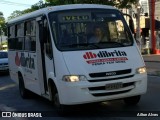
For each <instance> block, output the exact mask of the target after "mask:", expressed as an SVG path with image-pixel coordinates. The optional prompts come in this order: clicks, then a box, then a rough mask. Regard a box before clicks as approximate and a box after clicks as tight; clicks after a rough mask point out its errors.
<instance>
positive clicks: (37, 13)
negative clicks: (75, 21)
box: [8, 4, 115, 25]
mask: <svg viewBox="0 0 160 120" xmlns="http://www.w3.org/2000/svg"><path fill="white" fill-rule="evenodd" d="M84 8H89V9H92V8H98V9H115V8H114V7H112V6H108V5H98V4H70V5H59V6H51V7H46V8H43V9H39V10H36V11H34V12H31V13H27V14H24V15H22V16H19V17H16V18H14V19H11V20H10V21H8V25H9V24H14V23H17V22H19V21H23V20H26V19H30V18H34V17H37V16H40V15H42V14H47V13H49V12H54V11H61V10H72V9H84Z"/></svg>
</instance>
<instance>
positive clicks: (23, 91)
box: [19, 75, 29, 99]
mask: <svg viewBox="0 0 160 120" xmlns="http://www.w3.org/2000/svg"><path fill="white" fill-rule="evenodd" d="M19 92H20V95H21V97H22V98H23V99H27V98H29V91H28V90H27V89H26V88H25V85H24V80H23V77H22V75H19Z"/></svg>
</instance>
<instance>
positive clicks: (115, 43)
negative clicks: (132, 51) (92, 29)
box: [101, 41, 125, 47]
mask: <svg viewBox="0 0 160 120" xmlns="http://www.w3.org/2000/svg"><path fill="white" fill-rule="evenodd" d="M101 43H106V44H113V45H118V46H122V47H125V45H124V44H122V43H119V42H115V41H108V42H101Z"/></svg>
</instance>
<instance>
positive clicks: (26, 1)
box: [0, 0, 44, 20]
mask: <svg viewBox="0 0 160 120" xmlns="http://www.w3.org/2000/svg"><path fill="white" fill-rule="evenodd" d="M43 1H44V0H43ZM37 2H39V0H0V12H3V16H4V17H5V19H6V20H7V17H9V16H10V14H11V13H12V12H13V11H15V10H24V9H27V8H30V7H31V5H33V4H35V3H37Z"/></svg>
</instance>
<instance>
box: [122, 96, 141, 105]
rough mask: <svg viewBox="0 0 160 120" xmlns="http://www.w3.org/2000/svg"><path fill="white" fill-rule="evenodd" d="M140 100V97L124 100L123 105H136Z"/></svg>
mask: <svg viewBox="0 0 160 120" xmlns="http://www.w3.org/2000/svg"><path fill="white" fill-rule="evenodd" d="M140 98H141V96H140V95H137V96H133V97H128V98H124V103H125V104H126V105H136V104H138V102H139V101H140Z"/></svg>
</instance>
